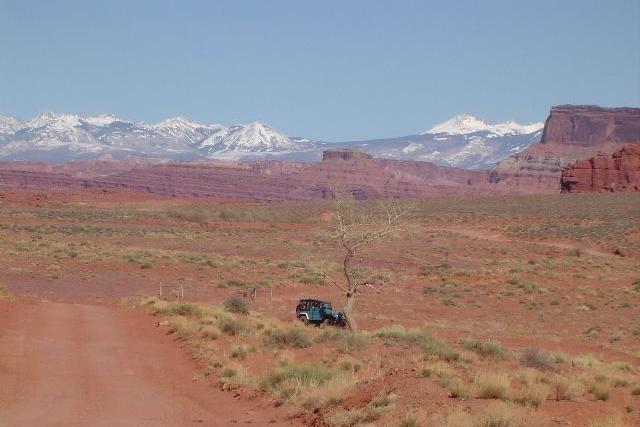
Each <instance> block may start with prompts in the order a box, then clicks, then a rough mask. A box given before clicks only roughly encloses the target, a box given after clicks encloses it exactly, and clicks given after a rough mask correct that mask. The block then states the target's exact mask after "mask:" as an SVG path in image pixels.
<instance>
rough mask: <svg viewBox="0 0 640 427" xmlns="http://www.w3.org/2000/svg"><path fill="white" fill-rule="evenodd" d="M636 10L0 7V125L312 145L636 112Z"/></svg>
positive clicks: (600, 5)
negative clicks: (568, 112) (13, 119)
mask: <svg viewBox="0 0 640 427" xmlns="http://www.w3.org/2000/svg"><path fill="white" fill-rule="evenodd" d="M639 22H640V0H607V1H600V0H575V1H574V0H561V1H559V0H552V1H547V0H544V1H540V0H536V1H524V0H522V1H515V0H509V1H507V0H505V1H498V0H496V1H492V0H487V1H463V0H460V1H450V2H449V1H444V0H441V1H426V0H422V1H402V0H397V1H374V0H368V1H364V0H363V1H349V0H336V1H333V0H322V1H301V0H291V1H278V0H273V1H267V0H255V1H248V0H247V1H243V0H229V1H177V0H176V1H161V0H154V1H135V0H129V1H117V0H110V1H99V0H94V1H86V0H82V1H64V0H58V1H53V0H52V1H48V0H41V1H30V0H0V46H2V53H1V54H0V114H5V115H13V116H17V117H18V118H21V119H25V118H29V117H31V116H33V115H35V114H38V113H40V112H44V111H58V112H76V113H79V114H98V113H104V112H114V113H116V114H117V115H119V116H122V117H124V118H129V119H134V120H145V121H157V120H160V119H164V118H167V117H170V116H175V115H185V116H187V117H190V118H192V119H195V120H199V121H205V122H216V123H222V124H227V125H229V124H234V123H245V122H249V121H253V120H262V121H264V122H266V123H268V124H270V125H271V126H273V127H275V128H277V129H281V130H283V131H284V132H286V133H287V134H289V135H293V136H307V137H312V138H316V139H321V140H329V141H337V140H347V139H359V138H371V137H390V136H398V135H406V134H411V133H415V132H419V131H422V130H424V129H427V128H429V127H431V125H433V124H435V123H437V122H440V121H442V120H445V119H448V118H449V117H451V116H453V115H454V114H457V113H462V112H468V113H472V114H475V115H478V116H480V117H483V118H485V119H486V120H489V121H502V120H507V119H514V120H517V121H520V122H531V121H538V120H544V119H545V118H546V116H547V113H548V110H549V107H550V106H551V105H555V104H563V103H580V104H599V105H606V106H639V105H640V23H639Z"/></svg>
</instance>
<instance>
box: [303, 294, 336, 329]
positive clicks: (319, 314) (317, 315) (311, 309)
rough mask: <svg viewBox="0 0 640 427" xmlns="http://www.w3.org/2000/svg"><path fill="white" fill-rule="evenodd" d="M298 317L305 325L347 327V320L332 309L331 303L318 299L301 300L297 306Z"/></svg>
mask: <svg viewBox="0 0 640 427" xmlns="http://www.w3.org/2000/svg"><path fill="white" fill-rule="evenodd" d="M296 317H297V318H298V320H300V321H302V322H304V323H310V324H313V325H316V326H319V325H321V324H323V323H326V324H328V325H334V326H340V327H345V326H346V325H347V321H346V320H347V319H346V317H345V315H344V313H343V312H342V311H340V310H334V309H333V308H331V303H330V302H327V301H320V300H317V299H301V300H300V301H298V305H297V306H296Z"/></svg>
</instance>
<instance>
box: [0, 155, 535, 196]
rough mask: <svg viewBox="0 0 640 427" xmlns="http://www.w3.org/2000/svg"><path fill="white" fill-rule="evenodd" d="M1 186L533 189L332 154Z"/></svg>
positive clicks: (83, 171)
mask: <svg viewBox="0 0 640 427" xmlns="http://www.w3.org/2000/svg"><path fill="white" fill-rule="evenodd" d="M0 185H5V186H7V185H8V186H14V187H24V188H47V189H58V190H65V189H82V188H125V189H131V190H139V191H146V192H151V193H156V194H163V195H176V196H214V197H223V198H230V199H245V200H260V201H283V200H312V199H326V198H332V197H333V195H334V192H335V191H346V192H350V193H352V194H353V195H354V196H355V197H356V198H360V199H378V198H414V197H426V196H437V195H456V194H492V193H522V192H531V191H533V190H534V189H533V188H530V187H527V186H521V187H515V186H511V187H508V186H505V185H504V184H503V183H491V182H490V180H489V174H488V172H486V171H469V170H464V169H457V168H450V167H441V166H436V165H434V164H433V163H428V162H411V161H397V160H388V159H375V158H372V157H371V156H369V155H367V154H363V153H359V152H357V151H349V150H341V151H327V152H326V153H325V154H324V156H323V161H322V162H319V163H293V162H280V161H260V162H231V161H228V162H227V161H212V162H209V161H207V162H189V163H156V164H149V163H146V162H134V161H129V162H126V163H125V162H109V161H100V162H96V161H86V162H70V163H67V164H64V165H60V166H55V167H51V166H49V165H45V164H42V165H41V167H38V164H33V163H31V164H24V163H7V164H0Z"/></svg>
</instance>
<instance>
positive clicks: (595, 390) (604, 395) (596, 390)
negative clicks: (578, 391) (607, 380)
mask: <svg viewBox="0 0 640 427" xmlns="http://www.w3.org/2000/svg"><path fill="white" fill-rule="evenodd" d="M589 393H591V395H593V398H594V399H595V400H609V388H608V387H606V386H604V385H602V384H593V385H592V386H591V387H590V388H589Z"/></svg>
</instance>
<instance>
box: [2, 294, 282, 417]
mask: <svg viewBox="0 0 640 427" xmlns="http://www.w3.org/2000/svg"><path fill="white" fill-rule="evenodd" d="M1 308H2V310H0V426H2V427H5V426H65V427H70V426H136V427H137V426H189V425H197V426H226V425H239V424H242V425H267V424H269V421H272V418H270V417H271V416H274V414H270V413H269V410H268V409H267V410H265V408H259V407H257V406H256V407H251V406H249V405H250V404H251V403H249V404H248V403H247V402H244V403H243V404H240V402H239V400H238V399H235V398H234V397H232V396H231V395H230V394H229V393H227V392H222V391H219V390H218V389H216V388H214V387H211V386H209V385H207V384H206V383H205V382H196V381H193V376H194V370H193V364H192V362H191V361H190V360H189V358H188V356H187V355H186V354H184V353H183V352H182V351H181V350H180V348H179V347H178V346H177V345H176V344H175V343H173V342H171V338H170V337H167V336H165V335H164V334H163V333H162V331H161V330H159V329H158V328H156V327H155V326H154V324H153V320H152V319H150V318H149V317H148V316H146V315H145V314H144V313H141V312H139V311H134V310H126V309H117V308H111V307H101V306H91V305H81V304H63V303H47V302H43V303H28V304H11V305H9V306H2V307H1ZM256 405H257V403H256ZM271 409H272V410H273V408H271ZM248 423H251V424H248ZM271 425H282V424H281V423H279V422H278V423H274V424H271Z"/></svg>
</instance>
